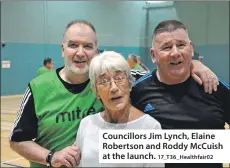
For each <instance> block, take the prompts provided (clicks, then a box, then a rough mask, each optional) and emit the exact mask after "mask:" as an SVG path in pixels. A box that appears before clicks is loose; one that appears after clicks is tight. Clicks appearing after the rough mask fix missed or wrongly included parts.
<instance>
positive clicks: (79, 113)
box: [56, 107, 96, 123]
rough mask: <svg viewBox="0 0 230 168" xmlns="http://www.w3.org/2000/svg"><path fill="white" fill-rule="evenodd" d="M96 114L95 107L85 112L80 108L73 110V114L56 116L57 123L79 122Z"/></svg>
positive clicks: (65, 113)
mask: <svg viewBox="0 0 230 168" xmlns="http://www.w3.org/2000/svg"><path fill="white" fill-rule="evenodd" d="M95 113H96V110H95V108H94V107H90V108H89V109H84V110H82V109H80V107H77V109H76V110H73V111H71V112H60V113H59V114H58V115H57V116H56V123H59V122H67V121H74V120H79V119H82V118H84V117H86V116H88V115H91V114H95Z"/></svg>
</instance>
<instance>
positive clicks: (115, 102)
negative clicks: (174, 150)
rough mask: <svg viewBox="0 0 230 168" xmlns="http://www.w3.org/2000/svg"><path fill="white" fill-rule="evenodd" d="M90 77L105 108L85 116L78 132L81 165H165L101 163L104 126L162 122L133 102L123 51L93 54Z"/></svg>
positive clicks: (143, 126) (128, 126) (154, 125)
mask: <svg viewBox="0 0 230 168" xmlns="http://www.w3.org/2000/svg"><path fill="white" fill-rule="evenodd" d="M89 78H90V81H91V87H92V89H93V91H94V93H95V95H96V96H97V97H98V99H101V101H102V103H103V104H104V109H105V110H104V111H102V112H100V113H97V114H94V115H90V116H87V117H85V118H83V119H82V120H81V123H80V126H79V129H78V134H77V143H78V145H79V147H80V149H81V162H80V164H79V167H104V166H105V167H111V166H114V167H126V166H128V167H164V164H143V163H140V164H137V163H133V164H127V163H126V164H124V163H120V164H118V163H117V164H100V163H99V130H100V129H161V125H160V123H159V122H158V121H156V120H155V119H154V118H152V117H151V116H149V115H147V114H144V113H143V112H141V111H140V110H138V109H136V108H135V107H133V106H132V105H131V104H130V101H129V95H130V91H131V87H132V81H133V78H132V75H131V73H130V68H129V65H128V63H127V62H126V60H125V59H124V57H123V56H122V55H120V54H118V53H116V52H113V51H105V52H103V53H101V54H100V55H98V56H96V57H95V58H93V60H92V61H91V64H90V68H89Z"/></svg>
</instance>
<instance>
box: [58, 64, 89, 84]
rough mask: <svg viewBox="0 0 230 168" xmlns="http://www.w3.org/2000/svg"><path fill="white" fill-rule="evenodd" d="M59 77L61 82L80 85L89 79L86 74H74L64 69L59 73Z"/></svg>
mask: <svg viewBox="0 0 230 168" xmlns="http://www.w3.org/2000/svg"><path fill="white" fill-rule="evenodd" d="M59 75H60V77H61V78H62V80H64V81H65V82H67V83H70V84H80V83H84V82H86V81H87V80H88V79H89V75H88V73H86V74H79V75H78V74H74V73H73V72H71V71H68V70H67V69H66V67H64V68H63V69H62V70H61V71H60V72H59Z"/></svg>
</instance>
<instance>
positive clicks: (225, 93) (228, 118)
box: [213, 79, 230, 125]
mask: <svg viewBox="0 0 230 168" xmlns="http://www.w3.org/2000/svg"><path fill="white" fill-rule="evenodd" d="M213 96H215V97H216V98H217V100H218V101H219V102H220V103H221V105H222V108H223V110H224V120H225V122H226V123H227V124H228V125H230V103H229V100H230V88H229V83H227V82H225V81H224V80H221V79H220V85H219V86H218V90H217V92H215V93H213Z"/></svg>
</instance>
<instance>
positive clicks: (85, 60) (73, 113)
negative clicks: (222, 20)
mask: <svg viewBox="0 0 230 168" xmlns="http://www.w3.org/2000/svg"><path fill="white" fill-rule="evenodd" d="M97 51H98V46H97V37H96V30H95V28H94V26H93V25H92V24H91V23H89V22H87V21H85V20H74V21H72V22H70V23H69V24H68V25H67V26H66V29H65V32H64V37H63V42H62V57H63V58H64V63H65V64H64V67H61V68H58V69H57V70H56V71H53V72H51V73H45V74H43V75H41V76H38V77H37V78H35V79H33V80H32V81H31V82H30V83H29V85H28V88H27V89H26V91H25V94H24V97H23V99H22V102H21V106H20V108H19V111H18V114H17V118H16V120H15V122H14V127H13V131H12V133H11V135H10V137H9V139H10V147H11V148H12V149H13V150H14V151H16V152H17V153H19V154H20V155H21V156H23V157H24V158H26V159H27V160H29V161H30V165H31V167H44V165H48V166H49V167H50V166H52V167H60V166H62V165H64V166H67V167H76V166H77V165H78V163H79V160H80V151H79V148H78V147H77V145H75V144H74V142H75V139H76V135H77V130H78V127H79V123H80V121H81V119H82V118H83V117H85V116H87V115H90V114H94V113H97V112H100V111H102V110H103V109H102V103H101V101H100V100H98V99H97V98H96V97H95V95H94V94H93V92H92V90H91V88H90V83H89V77H88V71H89V64H90V61H91V60H92V58H93V57H94V56H95V55H96V54H97ZM198 67H199V68H201V69H199V68H198ZM198 67H196V68H194V69H196V72H197V74H199V75H201V76H200V77H201V80H202V81H204V80H206V78H205V75H206V74H208V73H210V70H208V71H204V70H203V69H202V68H204V66H203V65H201V66H200V65H198ZM197 69H199V70H197ZM200 72H203V73H201V74H200ZM202 75H203V76H202ZM198 79H200V78H198Z"/></svg>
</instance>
